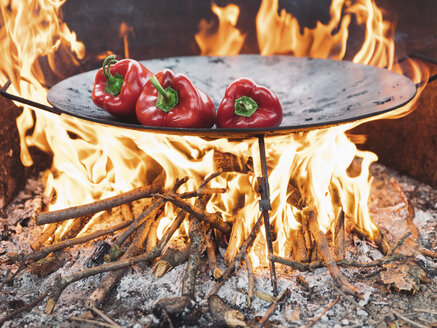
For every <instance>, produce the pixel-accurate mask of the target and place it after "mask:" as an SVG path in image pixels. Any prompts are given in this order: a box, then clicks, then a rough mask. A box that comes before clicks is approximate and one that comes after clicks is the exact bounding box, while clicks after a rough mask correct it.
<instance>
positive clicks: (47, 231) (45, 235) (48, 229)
mask: <svg viewBox="0 0 437 328" xmlns="http://www.w3.org/2000/svg"><path fill="white" fill-rule="evenodd" d="M58 226H59V223H52V224H49V225H48V226H45V227H44V231H43V232H42V234H41V235H40V236H39V237H38V238H37V239H36V240H35V241H34V242H33V243H32V244H31V245H30V247H31V248H32V249H33V251H34V252H36V251H37V250H39V249H40V248H41V247H42V246H43V245H44V244H45V243H46V241H47V240H48V239H49V238H50V237H52V236H53V234H54V233H55V231H56V229H57V228H58Z"/></svg>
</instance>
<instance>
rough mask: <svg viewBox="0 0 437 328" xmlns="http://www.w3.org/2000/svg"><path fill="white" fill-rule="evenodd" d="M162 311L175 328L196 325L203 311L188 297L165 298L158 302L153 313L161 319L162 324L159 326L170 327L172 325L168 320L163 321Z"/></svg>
mask: <svg viewBox="0 0 437 328" xmlns="http://www.w3.org/2000/svg"><path fill="white" fill-rule="evenodd" d="M162 311H164V312H165V313H166V314H167V315H168V317H169V319H170V320H171V324H172V325H174V326H175V327H180V326H184V325H187V326H192V325H196V324H197V322H198V320H199V318H200V315H201V314H202V311H201V309H200V308H199V307H198V306H197V304H196V303H195V302H194V301H193V300H192V299H191V298H189V297H188V296H179V297H171V298H163V299H160V300H159V301H158V302H156V304H155V306H154V308H153V313H154V315H155V316H156V317H157V318H158V319H160V322H161V323H160V325H159V326H160V327H169V326H170V325H169V323H168V321H167V320H166V318H164V319H161V318H162V313H163V312H162Z"/></svg>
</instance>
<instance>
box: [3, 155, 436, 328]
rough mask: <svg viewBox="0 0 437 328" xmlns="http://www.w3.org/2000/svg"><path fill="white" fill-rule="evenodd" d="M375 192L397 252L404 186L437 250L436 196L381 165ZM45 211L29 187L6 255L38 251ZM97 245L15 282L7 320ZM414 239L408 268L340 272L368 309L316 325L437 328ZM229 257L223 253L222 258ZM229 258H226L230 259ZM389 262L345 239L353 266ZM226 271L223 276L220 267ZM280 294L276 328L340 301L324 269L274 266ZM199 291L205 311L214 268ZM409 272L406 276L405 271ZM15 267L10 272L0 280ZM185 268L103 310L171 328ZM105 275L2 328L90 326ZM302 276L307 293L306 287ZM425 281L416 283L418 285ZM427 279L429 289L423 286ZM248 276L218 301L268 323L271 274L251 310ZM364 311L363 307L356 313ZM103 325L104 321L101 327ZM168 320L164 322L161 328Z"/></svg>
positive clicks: (332, 312)
mask: <svg viewBox="0 0 437 328" xmlns="http://www.w3.org/2000/svg"><path fill="white" fill-rule="evenodd" d="M372 175H373V188H372V192H371V197H370V201H369V208H370V211H371V214H372V216H373V217H374V220H375V221H376V223H377V224H378V226H379V227H380V229H381V231H382V232H383V233H384V234H385V236H386V238H387V240H388V241H389V242H390V244H393V243H395V242H396V241H397V240H398V239H399V238H400V237H401V236H402V235H403V234H405V233H407V232H408V231H409V227H408V225H407V224H406V222H405V218H406V216H407V207H406V206H405V204H404V202H403V201H402V198H401V197H400V195H399V193H398V192H397V191H396V189H395V188H394V187H393V185H392V183H391V182H390V179H391V178H394V179H395V180H396V181H398V182H399V183H400V184H401V186H402V189H403V191H404V192H405V194H406V196H407V197H408V199H409V200H410V201H411V202H412V204H413V206H414V208H415V212H416V213H415V218H414V224H415V225H416V226H417V228H418V229H419V232H420V235H421V238H422V244H423V246H424V247H425V248H427V249H431V250H434V251H435V250H436V240H437V238H436V237H437V236H436V234H437V190H436V189H433V188H431V187H429V186H427V185H424V184H422V183H419V182H417V181H415V180H413V179H411V178H409V177H406V176H402V175H400V174H398V173H396V172H394V171H392V170H389V169H387V168H385V167H383V166H381V165H379V164H374V165H373V166H372ZM42 204H43V196H42V184H41V179H33V180H29V181H28V184H27V186H26V188H25V189H24V190H23V191H22V192H21V193H20V194H19V196H18V197H17V198H16V200H15V201H14V202H13V203H12V204H11V205H10V206H9V207H8V208H6V210H5V211H4V213H3V214H2V216H1V217H0V228H1V229H2V230H1V241H0V254H2V256H3V255H4V253H6V252H28V251H30V243H31V242H32V241H33V240H34V239H35V238H37V236H38V234H39V233H40V231H41V230H40V228H39V227H36V226H35V224H34V222H33V219H32V216H33V215H34V213H35V212H36V211H38V210H39V209H40V208H41V206H42ZM95 246H96V242H95V241H94V242H89V243H88V244H85V245H82V246H75V247H72V248H70V249H69V250H68V257H67V259H66V261H65V264H64V265H63V266H62V268H60V269H58V270H57V271H56V272H54V273H52V274H50V275H48V276H46V277H42V278H40V277H38V276H36V275H34V274H31V273H30V271H29V270H28V269H27V268H24V269H23V270H22V271H21V272H20V273H19V274H18V275H17V276H16V277H15V278H14V279H13V280H12V282H10V283H7V284H5V285H4V286H2V289H1V290H0V317H3V316H4V315H5V314H7V313H10V312H11V311H13V310H14V309H16V308H19V307H21V306H23V305H25V304H27V303H29V302H31V301H32V300H34V299H35V298H37V297H38V296H40V295H41V294H42V293H44V292H45V291H46V290H47V289H48V288H50V286H51V285H52V284H53V282H54V279H55V277H56V276H57V275H63V276H64V275H69V274H72V273H74V272H77V271H80V270H82V269H84V268H85V266H86V262H87V261H88V259H89V258H90V257H91V255H92V253H93V252H94V249H95ZM413 248H414V247H413V244H412V240H411V238H409V239H407V240H406V242H405V243H404V245H403V246H401V247H400V249H399V252H400V253H402V254H405V255H407V256H409V257H410V261H409V265H410V266H408V267H406V266H405V263H404V264H403V265H400V264H397V262H395V263H391V264H388V265H385V266H382V267H370V268H344V267H343V268H342V269H341V270H342V272H343V273H344V274H345V275H346V276H347V277H348V279H349V281H350V282H351V283H352V284H353V285H354V286H356V287H357V288H358V290H359V291H360V292H362V293H363V295H364V300H361V301H360V300H359V299H355V302H351V301H350V300H348V299H346V298H345V297H343V296H340V297H339V299H338V301H337V302H336V303H335V304H334V305H333V306H332V307H331V308H330V309H329V310H328V311H326V313H325V314H324V315H322V316H321V317H320V318H318V319H317V321H315V322H314V323H313V324H312V326H313V327H409V326H411V324H410V323H407V322H406V321H405V320H403V319H402V318H401V317H400V316H399V315H397V314H400V315H401V316H404V317H406V318H407V319H411V320H412V321H414V322H415V323H416V324H417V325H422V326H423V327H427V326H428V327H430V326H431V325H432V323H435V322H436V321H437V314H436V313H437V260H436V259H434V260H433V259H432V258H430V257H427V256H424V255H422V254H418V253H415V252H413V251H412V249H413ZM223 252H224V250H223ZM223 252H222V254H223ZM382 256H383V255H382V254H381V253H380V252H379V251H378V250H377V249H376V248H375V247H374V246H373V245H372V244H371V243H369V242H367V241H365V240H362V239H359V238H357V237H354V236H352V235H348V234H347V237H346V257H347V258H348V259H351V260H355V261H361V262H367V261H373V260H376V259H378V258H381V257H382ZM218 260H219V264H220V266H221V268H222V269H224V268H225V266H224V264H223V260H222V258H219V259H218ZM276 267H277V274H278V289H279V294H281V293H282V292H284V290H286V289H287V288H288V289H289V290H290V295H289V297H288V298H287V301H286V302H285V303H284V304H282V305H281V306H279V307H278V308H277V309H276V311H275V312H274V314H273V315H272V316H271V318H270V323H269V325H270V326H272V327H303V326H306V325H308V326H309V325H310V324H311V323H312V321H311V320H313V319H315V318H317V317H318V316H319V315H320V314H321V313H322V312H323V311H324V309H325V308H326V307H327V306H328V305H329V304H331V303H332V302H333V301H334V300H335V299H336V298H337V296H338V292H337V291H336V290H334V289H333V288H332V287H331V285H330V283H329V282H330V281H331V277H330V275H329V273H328V272H327V270H326V269H325V268H320V269H316V270H314V271H313V272H298V271H296V270H292V269H291V268H289V267H286V266H283V265H279V264H277V265H276ZM202 268H203V270H202V271H201V272H200V274H199V277H198V280H197V284H196V288H197V289H196V300H197V302H198V304H199V306H200V307H201V308H202V309H205V310H207V301H206V299H207V295H208V293H209V291H210V290H211V288H212V287H213V286H214V284H215V282H214V281H213V280H212V279H211V278H210V275H209V271H208V268H207V266H204V267H202ZM406 268H407V269H406ZM408 268H415V270H422V271H420V272H425V273H426V277H423V276H422V278H423V279H414V275H413V274H412V273H411V272H410V271H408ZM16 269H17V267H16V266H14V265H7V264H2V265H1V266H0V270H1V271H0V279H2V280H3V279H4V278H5V277H6V276H7V275H8V270H11V271H12V272H13V271H14V270H16ZM184 272H185V265H181V266H179V267H176V268H174V269H173V270H171V271H170V272H168V273H167V274H166V275H164V276H163V277H162V278H158V279H155V278H154V276H153V274H152V269H151V267H149V266H147V265H144V264H139V265H135V266H133V267H132V268H131V269H130V272H129V273H128V274H127V275H126V276H125V277H124V278H123V279H122V280H121V282H120V284H119V285H118V287H117V288H116V289H114V290H113V291H112V292H111V293H110V295H109V297H107V298H106V301H105V302H104V303H103V304H102V306H101V309H102V310H103V311H104V312H105V313H106V314H107V315H108V316H109V317H111V318H112V319H113V320H114V321H116V322H117V324H118V325H120V326H122V327H138V328H139V327H153V326H157V325H159V324H162V326H169V325H168V324H166V323H164V322H163V321H162V320H163V319H162V318H157V317H155V316H154V315H153V314H152V309H153V307H154V305H155V304H156V302H157V301H158V300H159V299H162V298H165V297H173V296H179V295H180V294H181V281H182V277H183V275H184ZM104 275H105V274H99V275H96V276H93V277H90V278H87V279H84V280H80V281H78V282H76V283H73V284H72V285H70V286H69V287H67V289H65V291H64V292H63V293H62V295H61V298H60V299H59V301H58V303H57V305H56V307H55V310H54V313H53V314H51V315H46V314H44V306H45V302H46V299H45V300H43V301H42V302H41V303H40V304H39V305H38V306H36V307H34V308H33V309H32V310H30V311H25V312H23V313H22V314H20V315H18V316H16V317H15V318H14V319H13V320H10V321H6V322H5V323H4V324H3V327H92V326H89V325H87V324H84V323H78V322H75V321H72V320H71V317H73V316H75V317H81V316H83V315H84V313H85V312H86V311H87V310H86V309H85V307H84V301H85V299H86V298H87V297H88V296H89V294H90V293H92V291H93V290H94V289H95V288H96V287H97V285H98V284H99V282H100V281H101V280H102V278H103V277H104ZM298 276H300V277H302V278H303V279H304V280H305V281H306V282H307V283H308V286H309V289H307V287H308V286H307V287H305V286H303V285H302V284H301V283H299V282H298ZM416 278H417V277H416ZM419 280H421V281H419ZM247 290H248V275H247V271H246V269H245V266H244V265H242V266H241V267H240V268H239V270H238V273H237V274H236V275H234V276H233V277H232V278H231V279H229V280H228V281H227V282H226V283H225V285H224V286H223V287H222V288H221V289H220V291H219V293H218V295H219V296H220V297H221V298H222V299H223V300H224V301H225V302H226V303H227V305H228V307H230V308H232V309H236V310H239V311H240V312H241V313H243V314H244V316H245V319H246V320H256V318H259V317H262V316H263V315H264V314H265V313H266V311H267V310H268V308H269V307H270V305H271V303H270V302H269V301H268V300H266V295H265V294H272V290H271V283H270V279H269V272H268V270H267V268H266V269H264V270H258V271H257V272H256V275H255V291H256V292H257V296H255V297H254V298H253V299H252V302H251V304H250V306H249V304H248V298H247ZM357 303H358V304H357ZM96 319H98V320H100V319H99V318H98V317H97V318H96ZM160 321H161V322H160ZM212 326H214V323H213V319H212V317H211V315H210V314H209V313H205V314H204V315H202V317H201V319H200V320H199V322H198V324H197V327H212Z"/></svg>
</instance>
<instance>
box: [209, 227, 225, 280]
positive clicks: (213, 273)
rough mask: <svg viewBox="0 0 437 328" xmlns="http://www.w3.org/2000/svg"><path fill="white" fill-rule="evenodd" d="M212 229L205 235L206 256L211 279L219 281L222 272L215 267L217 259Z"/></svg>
mask: <svg viewBox="0 0 437 328" xmlns="http://www.w3.org/2000/svg"><path fill="white" fill-rule="evenodd" d="M213 233H214V232H213V229H209V231H208V233H207V234H206V254H207V256H208V264H209V272H210V275H211V277H212V278H213V279H215V280H219V279H220V278H221V277H222V276H223V271H222V270H220V268H219V267H218V265H217V257H216V255H215V247H214V246H215V245H214V241H213Z"/></svg>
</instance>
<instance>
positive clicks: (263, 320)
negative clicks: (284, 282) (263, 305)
mask: <svg viewBox="0 0 437 328" xmlns="http://www.w3.org/2000/svg"><path fill="white" fill-rule="evenodd" d="M289 296H290V290H289V289H288V288H287V289H285V290H284V292H283V293H282V295H281V296H280V297H278V298H277V299H276V300H275V301H274V302H273V303H272V305H270V307H269V308H268V309H267V311H266V313H265V314H264V315H263V317H262V318H261V320H260V321H259V324H260V325H261V327H263V326H264V324H265V323H266V322H267V320H269V318H270V317H271V316H272V315H273V313H275V311H276V307H277V306H278V304H281V303H284V302H286V301H287V299H288V297H289Z"/></svg>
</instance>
